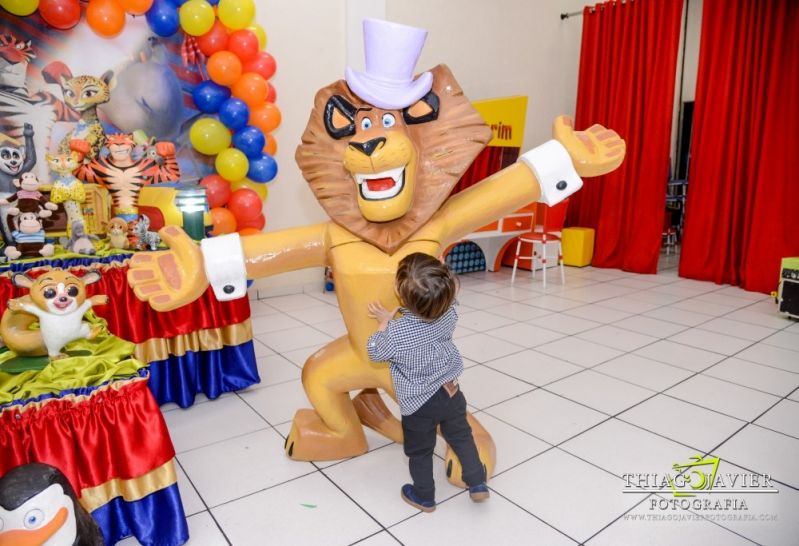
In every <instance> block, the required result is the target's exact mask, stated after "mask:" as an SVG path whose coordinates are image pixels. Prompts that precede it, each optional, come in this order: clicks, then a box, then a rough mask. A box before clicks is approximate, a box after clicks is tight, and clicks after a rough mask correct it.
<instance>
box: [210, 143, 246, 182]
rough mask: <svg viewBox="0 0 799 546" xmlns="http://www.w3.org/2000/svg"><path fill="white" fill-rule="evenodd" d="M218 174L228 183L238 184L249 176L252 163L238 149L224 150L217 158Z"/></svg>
mask: <svg viewBox="0 0 799 546" xmlns="http://www.w3.org/2000/svg"><path fill="white" fill-rule="evenodd" d="M215 166H216V172H218V173H219V176H221V177H222V178H224V179H225V180H227V181H228V182H237V181H239V180H241V179H242V178H244V177H245V176H247V169H249V168H250V162H249V161H247V156H246V155H244V153H243V152H241V151H239V150H237V149H236V148H228V149H227V150H222V151H221V152H219V155H218V156H216V162H215Z"/></svg>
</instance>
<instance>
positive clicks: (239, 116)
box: [219, 99, 250, 131]
mask: <svg viewBox="0 0 799 546" xmlns="http://www.w3.org/2000/svg"><path fill="white" fill-rule="evenodd" d="M249 119H250V109H249V108H248V107H247V104H245V102H244V101H243V100H239V99H227V100H226V101H225V102H223V103H222V105H221V106H220V107H219V121H221V122H222V123H224V124H225V127H227V128H228V129H233V130H234V131H238V130H239V129H241V128H242V127H244V126H245V125H247V121H248V120H249Z"/></svg>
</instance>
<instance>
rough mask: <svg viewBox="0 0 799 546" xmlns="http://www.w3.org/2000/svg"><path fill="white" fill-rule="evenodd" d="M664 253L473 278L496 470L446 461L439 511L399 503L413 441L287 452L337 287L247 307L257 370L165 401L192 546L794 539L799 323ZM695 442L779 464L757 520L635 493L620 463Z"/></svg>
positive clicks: (738, 461) (477, 390)
mask: <svg viewBox="0 0 799 546" xmlns="http://www.w3.org/2000/svg"><path fill="white" fill-rule="evenodd" d="M661 265H662V268H661V272H660V273H659V274H658V275H636V274H632V273H625V272H622V271H618V270H601V269H594V268H590V267H589V268H584V269H576V268H567V272H566V277H567V278H566V286H561V285H560V284H559V283H558V282H557V280H558V279H557V275H553V276H552V279H551V282H550V286H549V287H548V290H547V292H546V293H544V292H543V291H542V289H541V285H540V280H539V281H538V282H537V283H533V282H532V281H530V279H529V277H528V276H527V275H522V276H520V277H519V278H518V279H517V282H516V284H515V285H514V286H511V283H510V274H509V271H505V270H503V271H501V272H499V273H480V274H470V275H464V276H462V277H461V280H462V289H461V294H460V298H459V299H460V301H461V304H462V309H461V323H460V327H459V329H458V332H457V336H456V337H457V343H458V345H459V347H460V349H461V351H462V353H463V356H464V357H465V365H466V366H467V369H466V371H465V373H464V375H463V378H462V385H463V389H464V392H465V394H466V397H467V400H468V401H469V403H470V406H471V407H472V410H473V411H474V413H475V416H476V417H477V418H478V419H480V420H481V422H482V423H483V425H484V426H485V427H486V428H487V429H488V430H489V432H491V433H492V435H493V437H494V439H495V443H496V446H497V472H496V475H495V476H494V477H493V479H492V480H491V481H490V482H489V486H490V487H491V489H492V497H491V499H490V500H489V502H487V503H484V504H481V505H477V504H473V503H471V502H469V499H468V496H467V495H466V494H465V493H464V492H463V491H461V490H458V489H456V488H454V487H452V486H451V485H449V484H448V483H447V482H446V480H445V478H444V467H443V461H441V460H439V461H438V463H439V464H437V465H436V479H437V484H438V491H437V497H438V501H439V506H438V509H437V510H436V512H435V513H433V514H423V513H420V512H418V511H416V510H414V509H412V508H411V507H409V506H408V505H407V504H405V503H403V502H402V501H401V500H400V498H399V489H400V486H401V485H402V484H403V483H405V482H406V481H407V479H408V477H407V462H406V459H405V457H404V455H403V453H402V449H401V447H400V446H398V445H396V444H393V443H391V442H389V441H387V440H385V439H384V438H382V437H380V436H378V435H377V434H376V433H374V432H372V431H369V432H368V433H367V440H368V443H369V446H370V450H369V452H368V453H367V454H365V455H363V456H361V457H357V458H354V459H350V460H345V461H334V462H320V463H307V462H297V461H291V460H289V459H288V458H286V457H285V455H284V454H283V440H284V438H285V435H286V434H287V432H288V430H289V428H290V422H291V418H292V416H293V414H294V412H295V411H296V410H297V409H299V408H301V407H309V404H308V402H307V399H306V398H305V393H304V391H303V389H302V385H301V382H300V373H301V369H302V363H303V362H304V360H305V359H306V358H307V357H308V356H309V355H310V354H311V353H312V352H314V351H315V350H317V349H318V348H320V347H321V346H323V344H324V343H325V342H326V341H327V340H329V339H332V338H333V337H336V336H338V335H341V334H342V333H343V332H344V326H343V322H342V321H341V319H340V317H339V315H338V309H337V307H336V306H335V301H334V300H332V299H331V298H330V295H324V296H323V295H322V294H299V295H293V296H281V297H277V298H272V299H267V300H262V301H260V302H254V303H253V316H254V317H255V318H254V319H253V326H254V330H255V333H256V339H257V343H256V345H257V354H258V356H259V359H258V367H259V371H260V373H261V377H262V383H261V384H260V385H258V386H256V387H254V388H251V389H248V390H247V391H243V392H239V393H235V394H229V395H226V396H224V397H222V398H221V399H219V400H215V401H205V402H203V403H199V404H196V405H195V406H194V407H192V408H190V409H187V410H180V409H174V407H173V406H170V407H165V408H164V415H165V417H166V420H167V424H168V425H169V428H170V431H171V433H172V437H173V440H174V443H175V447H176V449H177V452H178V456H177V459H178V462H179V465H180V469H179V476H180V482H179V484H180V488H181V492H182V496H183V500H184V505H185V507H186V512H187V515H189V516H190V517H189V527H190V532H191V536H192V538H191V540H190V542H189V544H190V545H225V544H232V545H235V546H244V545H263V544H276V545H290V546H295V545H299V546H304V545H309V546H315V545H325V546H328V545H348V544H355V543H357V544H361V545H363V546H389V545H396V544H406V545H408V546H411V545H419V546H423V545H424V546H426V545H427V544H442V545H444V544H447V545H449V544H463V545H470V544H481V545H482V544H491V545H492V546H498V545H501V544H509V545H528V544H543V545H550V544H552V545H557V544H582V543H587V544H589V545H591V546H593V545H595V544H596V545H604V544H608V545H627V544H631V545H634V544H664V545H665V544H720V545H727V544H751V543H760V544H785V545H789V544H794V545H795V544H797V543H799V518H797V516H796V514H797V511H798V510H799V462H798V461H799V425H797V423H799V324H797V322H796V321H791V320H790V319H788V318H786V317H784V316H782V315H780V314H779V313H778V312H777V310H776V305H775V304H774V302H773V301H772V300H770V299H769V298H768V297H767V296H765V295H762V294H753V293H750V292H744V291H742V290H740V289H738V288H735V287H728V286H718V285H715V284H712V283H705V282H698V281H693V280H687V279H681V278H679V277H678V276H677V274H676V269H675V266H676V259H674V258H672V261H671V263H668V262H665V263H663V264H661ZM438 453H440V450H439V451H438ZM695 453H700V454H707V453H712V454H715V455H718V456H719V457H721V459H722V463H721V465H720V467H719V471H720V472H728V473H735V472H758V473H764V474H769V475H771V476H772V479H773V483H774V486H775V488H776V489H778V490H779V493H777V494H770V495H753V494H749V495H748V496H746V501H747V503H748V508H749V509H748V511H747V512H746V513H747V514H751V515H753V516H758V517H760V519H755V520H753V521H747V520H746V518H737V519H735V518H732V517H728V519H725V518H723V517H718V516H719V515H721V516H730V513H729V512H723V513H721V514H718V513H712V512H707V511H702V512H690V511H685V510H681V509H677V510H668V511H665V512H661V511H659V510H658V509H655V510H654V511H653V510H652V509H650V507H651V506H652V505H654V504H655V503H656V501H657V500H658V498H659V497H657V495H654V494H652V495H651V496H648V495H649V494H648V493H642V494H624V493H623V488H624V486H625V482H624V480H623V475H624V474H625V473H659V474H661V475H665V474H667V473H669V471H670V470H671V465H672V464H674V463H677V462H685V461H686V460H687V459H688V457H690V456H691V455H693V454H695ZM669 496H670V494H663V497H664V498H668V497H669ZM763 514H765V517H766V518H767V519H766V520H764V519H763V517H764V516H762V515H763ZM653 515H661V516H666V517H665V518H661V519H660V520H658V521H654V520H653V517H652V516H653ZM732 515H740V512H737V513H735V514H732ZM705 516H708V517H705ZM772 516H773V517H772ZM775 517H776V519H774V518H775ZM768 518H770V519H768ZM125 544H127V545H128V546H130V545H131V544H135V542H134V541H132V540H128V541H126V542H125Z"/></svg>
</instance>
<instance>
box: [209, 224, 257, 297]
mask: <svg viewBox="0 0 799 546" xmlns="http://www.w3.org/2000/svg"><path fill="white" fill-rule="evenodd" d="M200 248H201V249H202V253H203V262H204V264H205V275H206V277H208V282H209V283H211V288H213V289H214V295H215V296H216V299H218V300H219V301H228V300H235V299H237V298H242V297H244V296H245V295H246V294H247V269H246V267H245V265H244V250H243V249H242V248H241V239H240V238H239V234H238V233H231V234H229V235H220V236H219V237H212V238H210V239H203V240H202V241H200Z"/></svg>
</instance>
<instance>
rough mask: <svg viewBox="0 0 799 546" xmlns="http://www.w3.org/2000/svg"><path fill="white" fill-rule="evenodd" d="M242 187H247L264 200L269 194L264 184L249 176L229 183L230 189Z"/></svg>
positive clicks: (234, 189)
mask: <svg viewBox="0 0 799 546" xmlns="http://www.w3.org/2000/svg"><path fill="white" fill-rule="evenodd" d="M242 188H249V189H251V190H253V191H254V192H255V193H257V194H258V196H259V197H260V198H261V201H266V198H267V197H268V196H269V189H268V187H267V185H266V184H259V183H258V182H253V181H252V180H250V179H249V178H242V179H241V180H238V181H236V182H232V183H231V184H230V189H231V191H236V190H240V189H242Z"/></svg>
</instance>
